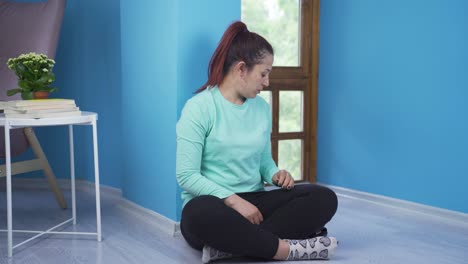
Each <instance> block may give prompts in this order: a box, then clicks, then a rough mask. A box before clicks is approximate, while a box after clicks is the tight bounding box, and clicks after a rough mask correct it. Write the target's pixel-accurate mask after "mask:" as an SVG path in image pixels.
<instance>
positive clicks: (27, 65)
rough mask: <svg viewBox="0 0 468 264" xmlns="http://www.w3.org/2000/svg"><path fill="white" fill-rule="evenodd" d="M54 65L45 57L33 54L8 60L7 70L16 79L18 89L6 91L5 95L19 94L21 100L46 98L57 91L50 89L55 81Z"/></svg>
mask: <svg viewBox="0 0 468 264" xmlns="http://www.w3.org/2000/svg"><path fill="white" fill-rule="evenodd" d="M54 64H55V61H54V60H52V59H49V58H48V57H47V56H46V55H44V54H37V53H34V52H31V53H27V54H21V55H19V56H18V57H16V58H10V59H8V61H7V65H8V68H9V69H10V70H12V71H14V72H15V74H16V76H17V77H18V87H17V88H15V89H10V90H8V91H7V95H8V96H12V95H14V94H17V93H21V98H23V100H28V99H38V98H47V97H48V94H49V93H50V92H53V91H55V90H57V88H54V87H50V84H51V83H52V82H53V81H54V80H55V74H54V73H53V72H52V68H53V67H54Z"/></svg>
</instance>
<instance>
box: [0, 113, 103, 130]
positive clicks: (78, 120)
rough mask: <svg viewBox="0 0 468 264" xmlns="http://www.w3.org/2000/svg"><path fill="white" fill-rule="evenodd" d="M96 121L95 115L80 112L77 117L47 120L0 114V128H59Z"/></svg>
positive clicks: (49, 118)
mask: <svg viewBox="0 0 468 264" xmlns="http://www.w3.org/2000/svg"><path fill="white" fill-rule="evenodd" d="M93 120H97V114H96V113H93V112H85V111H82V112H81V115H78V116H60V117H48V118H6V117H5V114H3V113H1V114H0V126H2V127H4V126H5V124H6V123H8V124H9V126H10V128H19V127H37V126H61V125H86V124H91V123H92V122H93Z"/></svg>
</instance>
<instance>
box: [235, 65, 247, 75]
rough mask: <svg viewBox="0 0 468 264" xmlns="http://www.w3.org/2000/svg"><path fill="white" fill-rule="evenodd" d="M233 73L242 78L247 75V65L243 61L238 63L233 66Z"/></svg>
mask: <svg viewBox="0 0 468 264" xmlns="http://www.w3.org/2000/svg"><path fill="white" fill-rule="evenodd" d="M234 72H235V73H236V74H238V76H240V77H242V78H243V77H244V76H245V75H246V74H247V65H246V64H245V62H243V61H239V62H237V63H236V65H235V66H234Z"/></svg>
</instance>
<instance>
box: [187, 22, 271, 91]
mask: <svg viewBox="0 0 468 264" xmlns="http://www.w3.org/2000/svg"><path fill="white" fill-rule="evenodd" d="M266 54H271V55H273V48H272V46H271V45H270V43H268V41H267V40H265V39H264V38H263V37H262V36H260V35H258V34H256V33H253V32H250V31H249V30H248V29H247V26H246V25H245V24H244V23H243V22H240V21H237V22H234V23H232V24H231V25H230V26H229V27H228V28H227V29H226V31H225V32H224V34H223V37H222V38H221V40H220V41H219V44H218V47H217V48H216V50H215V52H214V53H213V56H212V57H211V59H210V63H209V65H208V81H207V82H206V83H205V84H204V85H203V86H202V87H200V88H199V89H198V90H197V91H196V92H195V93H199V92H201V91H203V90H205V89H206V88H207V87H212V86H216V85H220V84H221V82H222V81H223V79H224V76H225V75H226V74H227V72H228V71H229V69H230V68H231V66H232V65H233V64H234V63H235V62H237V61H244V62H245V64H246V67H247V69H251V68H252V67H253V66H254V65H255V64H258V63H260V61H261V59H263V58H264V57H265V55H266Z"/></svg>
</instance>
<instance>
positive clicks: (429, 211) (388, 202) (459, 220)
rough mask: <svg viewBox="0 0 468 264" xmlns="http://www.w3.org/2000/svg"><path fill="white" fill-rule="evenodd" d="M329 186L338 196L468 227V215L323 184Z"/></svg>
mask: <svg viewBox="0 0 468 264" xmlns="http://www.w3.org/2000/svg"><path fill="white" fill-rule="evenodd" d="M321 185H323V186H327V187H329V188H330V189H332V190H333V191H335V193H336V194H337V195H338V196H341V197H346V198H350V199H356V200H361V201H365V202H369V203H374V204H378V205H382V206H387V207H392V208H395V209H398V210H408V211H411V212H415V213H420V214H425V215H430V216H431V217H439V218H441V220H443V221H445V222H453V223H455V224H458V225H463V226H468V214H465V213H462V212H458V211H452V210H448V209H443V208H438V207H433V206H429V205H424V204H420V203H415V202H410V201H406V200H401V199H396V198H392V197H388V196H383V195H377V194H372V193H367V192H361V191H356V190H352V189H347V188H343V187H338V186H333V185H326V184H321Z"/></svg>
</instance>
